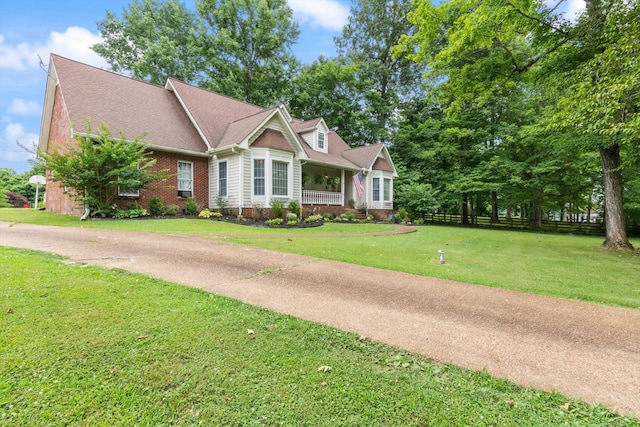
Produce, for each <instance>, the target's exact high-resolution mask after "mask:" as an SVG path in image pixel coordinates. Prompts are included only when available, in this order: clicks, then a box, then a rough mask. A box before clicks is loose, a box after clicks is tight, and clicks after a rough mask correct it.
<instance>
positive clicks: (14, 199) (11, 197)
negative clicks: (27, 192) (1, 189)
mask: <svg viewBox="0 0 640 427" xmlns="http://www.w3.org/2000/svg"><path fill="white" fill-rule="evenodd" d="M4 194H5V196H6V200H7V202H8V203H9V204H10V205H11V206H13V207H14V208H21V207H23V206H25V205H28V204H29V199H27V198H26V197H25V196H23V195H22V194H20V193H16V192H14V191H7V192H6V193H4Z"/></svg>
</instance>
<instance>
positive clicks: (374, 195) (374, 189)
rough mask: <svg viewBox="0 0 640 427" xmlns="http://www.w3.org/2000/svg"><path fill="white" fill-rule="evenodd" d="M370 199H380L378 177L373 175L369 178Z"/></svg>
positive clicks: (376, 200) (377, 200) (375, 200)
mask: <svg viewBox="0 0 640 427" xmlns="http://www.w3.org/2000/svg"><path fill="white" fill-rule="evenodd" d="M371 200H372V201H374V202H379V201H381V199H380V177H377V176H374V177H372V178H371Z"/></svg>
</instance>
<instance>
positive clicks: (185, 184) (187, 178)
mask: <svg viewBox="0 0 640 427" xmlns="http://www.w3.org/2000/svg"><path fill="white" fill-rule="evenodd" d="M178 197H193V163H191V162H184V161H181V160H178Z"/></svg>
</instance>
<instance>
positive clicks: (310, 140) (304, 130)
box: [293, 118, 329, 153]
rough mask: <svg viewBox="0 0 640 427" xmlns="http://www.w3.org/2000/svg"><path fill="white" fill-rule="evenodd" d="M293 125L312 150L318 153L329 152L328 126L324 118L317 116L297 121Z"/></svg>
mask: <svg viewBox="0 0 640 427" xmlns="http://www.w3.org/2000/svg"><path fill="white" fill-rule="evenodd" d="M293 127H294V129H295V131H296V132H297V133H298V134H299V135H300V136H301V137H302V139H304V141H305V142H306V143H307V144H308V145H309V146H310V147H311V148H312V149H313V150H314V151H318V152H320V153H328V152H329V128H328V127H327V124H326V123H325V122H324V119H322V118H317V119H314V120H309V121H306V122H298V123H295V125H294V126H293Z"/></svg>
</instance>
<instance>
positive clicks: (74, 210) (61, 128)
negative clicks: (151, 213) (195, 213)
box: [46, 87, 209, 216]
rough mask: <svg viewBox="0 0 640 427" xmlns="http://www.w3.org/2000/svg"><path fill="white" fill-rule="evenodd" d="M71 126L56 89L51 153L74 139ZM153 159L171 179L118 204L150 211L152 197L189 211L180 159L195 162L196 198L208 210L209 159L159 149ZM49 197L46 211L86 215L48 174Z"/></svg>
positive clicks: (50, 144) (199, 204)
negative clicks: (181, 190)
mask: <svg viewBox="0 0 640 427" xmlns="http://www.w3.org/2000/svg"><path fill="white" fill-rule="evenodd" d="M70 125H71V124H70V123H69V117H68V115H67V114H66V112H65V110H64V103H63V100H62V96H61V94H60V90H59V87H56V93H55V98H54V104H53V112H52V117H51V127H50V131H49V135H48V139H49V145H48V147H47V152H49V153H51V152H52V151H53V150H54V148H55V147H57V146H62V145H63V144H65V143H66V142H67V141H69V140H71V130H70ZM74 126H75V127H76V128H79V126H84V124H78V123H74ZM150 157H152V158H155V159H157V162H156V164H155V166H154V168H155V169H156V170H161V169H167V170H168V173H169V175H170V177H169V178H168V179H167V180H166V181H165V182H160V183H156V184H153V185H152V186H151V187H152V188H151V189H149V190H142V191H140V196H138V197H122V198H120V199H119V200H118V202H117V203H118V205H119V206H121V207H125V206H127V205H128V204H131V203H133V202H136V203H138V204H140V206H142V207H143V208H147V209H148V207H149V199H150V198H151V196H153V195H157V196H159V197H160V198H161V199H162V200H163V201H164V203H165V204H167V205H178V206H179V207H180V211H182V210H183V209H184V208H185V203H186V199H185V198H181V197H178V177H177V175H176V174H177V169H178V160H182V161H188V162H192V163H193V187H194V188H193V189H194V196H195V198H196V201H197V202H198V207H199V208H200V209H203V208H205V207H207V205H208V200H209V178H208V166H209V158H207V157H199V156H189V155H184V154H177V153H168V152H162V151H157V150H155V151H154V152H153V154H152V155H151V156H150ZM46 197H47V201H46V210H48V211H50V212H57V213H63V214H68V215H78V216H80V215H82V212H83V207H82V204H80V203H78V202H74V201H73V200H72V199H71V198H70V197H69V196H68V195H66V194H64V191H63V189H62V188H61V187H60V186H59V184H58V183H57V182H54V181H53V180H51V174H50V172H48V171H47V195H46Z"/></svg>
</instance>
